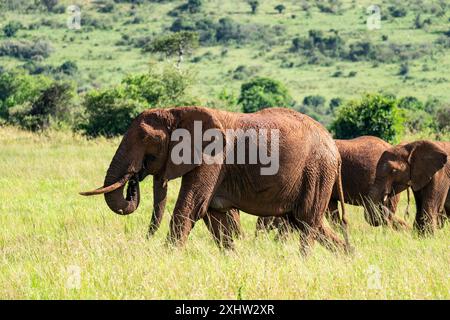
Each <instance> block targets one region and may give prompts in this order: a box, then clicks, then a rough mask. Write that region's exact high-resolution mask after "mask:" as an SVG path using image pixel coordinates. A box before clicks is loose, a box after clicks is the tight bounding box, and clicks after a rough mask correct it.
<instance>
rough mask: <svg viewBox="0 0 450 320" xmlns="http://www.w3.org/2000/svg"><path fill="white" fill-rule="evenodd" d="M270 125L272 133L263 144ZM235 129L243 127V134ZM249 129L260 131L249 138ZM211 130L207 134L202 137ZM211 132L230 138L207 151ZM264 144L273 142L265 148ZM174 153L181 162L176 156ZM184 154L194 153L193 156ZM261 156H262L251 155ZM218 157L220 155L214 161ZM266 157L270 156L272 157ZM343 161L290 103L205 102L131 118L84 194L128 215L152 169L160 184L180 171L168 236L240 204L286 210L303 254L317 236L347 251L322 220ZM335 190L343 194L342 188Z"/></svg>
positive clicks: (252, 209)
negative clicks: (238, 105)
mask: <svg viewBox="0 0 450 320" xmlns="http://www.w3.org/2000/svg"><path fill="white" fill-rule="evenodd" d="M199 126H200V129H197V128H198V127H199ZM198 131H199V132H198ZM267 131H270V132H271V134H270V136H267V135H266V139H265V140H264V141H262V142H264V143H262V142H261V137H262V135H263V133H264V132H267ZM230 132H231V133H235V134H234V135H233V134H231V135H229V133H230ZM238 132H241V133H243V134H244V140H242V139H241V137H242V135H240V134H237V133H238ZM251 132H254V133H255V136H253V135H250V136H247V138H249V139H246V135H247V134H248V133H251ZM216 133H218V135H215V134H216ZM208 134H210V135H209V139H205V137H206V136H207V135H208ZM211 134H213V136H211ZM185 135H187V136H188V138H186V141H184V139H183V142H187V145H188V149H187V150H185V149H183V152H182V155H180V153H178V152H179V147H180V145H179V144H180V141H179V140H180V139H179V138H180V137H182V136H185ZM191 137H193V138H192V139H191ZM198 137H200V145H198V144H197V142H198V140H197V138H198ZM202 137H203V139H202ZM254 137H257V138H255V139H254ZM177 138H178V139H177ZM213 138H214V140H216V141H219V140H221V141H225V142H226V146H227V148H226V149H225V148H224V149H223V150H219V151H218V152H214V156H213V153H209V152H206V150H207V149H208V147H210V141H211V140H212V139H213ZM177 141H178V142H177ZM243 141H245V143H242V142H243ZM183 145H186V143H184V144H183ZM263 146H266V147H267V146H271V150H270V152H269V153H267V154H266V155H264V151H262V150H264V149H265V148H263ZM298 146H301V148H298ZM242 148H243V149H242ZM239 150H240V151H241V152H242V150H243V151H244V156H243V157H242V158H238V159H237V161H228V156H230V155H233V154H234V152H235V151H236V152H237V153H239ZM252 150H253V151H255V152H253V153H252V152H251V151H252ZM216 151H217V150H216ZM266 151H267V150H266ZM177 153H178V154H179V155H180V157H181V158H182V161H181V162H180V161H179V158H176V157H175V158H174V156H173V155H174V154H177ZM185 153H186V154H185ZM186 155H190V156H187V160H188V161H185V156H186ZM256 155H259V157H260V158H259V159H256V160H257V161H255V159H253V160H251V159H252V158H253V156H256ZM263 156H264V157H263ZM269 157H270V158H269ZM214 158H215V160H216V161H211V160H212V159H214ZM267 158H268V159H269V160H273V162H267V161H266V160H267ZM232 160H233V159H232ZM263 160H264V161H263ZM268 165H270V166H268ZM340 167H341V157H340V155H339V152H338V150H337V147H336V144H335V143H334V141H333V139H332V137H331V136H330V134H329V133H328V131H327V130H326V129H325V128H324V127H323V126H322V125H321V124H319V123H318V122H316V121H315V120H313V119H312V118H310V117H308V116H306V115H303V114H301V113H298V112H295V111H293V110H289V109H285V108H269V109H264V110H261V111H259V112H256V113H252V114H240V113H232V112H226V111H220V110H213V109H208V108H201V107H184V108H171V109H152V110H147V111H144V112H143V113H142V114H140V115H139V116H138V117H137V118H136V119H135V120H133V122H132V124H131V126H130V127H129V129H128V130H127V132H126V134H125V135H124V137H123V139H122V141H121V143H120V145H119V147H118V149H117V151H116V154H115V155H114V157H113V159H112V161H111V164H110V166H109V169H108V171H107V173H106V177H105V180H104V187H102V188H99V189H97V190H94V191H90V192H85V193H82V194H83V195H94V194H104V195H105V200H106V203H107V204H108V206H109V207H110V209H111V210H113V211H114V212H116V213H118V214H121V215H126V214H130V213H132V212H134V211H135V210H136V209H137V207H138V205H139V201H140V191H139V182H140V181H141V180H143V179H145V177H146V176H147V175H153V176H155V178H156V179H158V180H159V181H160V183H162V184H163V185H164V181H167V180H171V179H175V178H177V177H182V180H181V188H180V192H179V195H178V199H177V202H176V205H175V209H174V212H173V215H172V219H171V222H170V230H169V235H168V241H169V242H170V243H173V244H176V245H183V244H184V243H185V241H186V240H187V238H188V235H189V233H190V231H191V229H192V228H193V227H194V225H195V223H196V221H198V220H199V219H205V218H206V217H208V215H209V214H211V215H212V216H215V217H217V219H216V221H212V222H214V223H218V225H219V226H220V223H221V222H223V221H225V220H226V219H225V217H226V213H227V212H230V210H233V209H239V210H242V211H245V212H248V213H250V214H254V215H270V216H281V215H283V214H285V213H286V212H288V216H289V220H290V222H291V223H292V224H293V225H294V226H295V227H296V229H297V230H299V232H300V233H301V234H302V237H301V242H300V248H301V252H302V253H306V252H307V251H308V248H309V247H310V246H311V245H312V244H313V243H314V241H315V240H317V241H319V242H320V243H322V244H323V245H325V246H326V247H327V248H329V249H336V248H339V249H342V250H344V251H347V250H348V247H349V244H348V241H343V240H341V239H340V238H339V237H338V236H337V235H336V234H335V233H334V232H333V231H332V230H331V229H329V228H327V227H326V226H325V225H324V224H323V216H324V214H325V211H326V209H327V206H328V203H329V201H330V198H331V194H332V192H333V186H334V185H335V184H337V185H338V186H341V177H340V172H341V169H340ZM127 184H128V187H127V191H126V196H125V197H124V194H123V192H124V188H125V186H126V185H127ZM163 188H164V186H163ZM338 190H340V191H341V192H340V199H342V197H343V195H342V188H338ZM160 197H164V194H163V193H162V194H161V195H160ZM162 204H163V202H161V205H162ZM157 208H158V206H156V209H157ZM213 220H214V219H213ZM216 229H217V230H216V231H215V230H214V228H212V227H211V228H210V230H211V231H212V232H213V233H214V232H230V230H229V228H222V230H219V229H220V228H216ZM221 240H222V241H225V243H224V244H223V245H224V247H231V246H232V243H231V241H232V236H231V235H229V234H227V235H226V236H225V237H223V239H221Z"/></svg>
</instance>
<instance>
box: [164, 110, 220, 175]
mask: <svg viewBox="0 0 450 320" xmlns="http://www.w3.org/2000/svg"><path fill="white" fill-rule="evenodd" d="M171 113H172V116H173V119H174V126H173V130H172V132H171V137H170V142H169V150H168V158H167V165H166V169H165V174H164V178H165V179H167V180H172V179H175V178H178V177H181V176H183V175H185V174H186V173H188V172H190V171H192V170H193V169H194V168H196V167H198V166H200V165H201V164H202V162H203V150H204V148H205V145H207V144H209V143H210V142H209V141H206V142H203V139H202V137H203V133H204V132H205V131H206V130H209V129H216V130H218V131H217V132H218V133H220V134H221V136H222V139H223V137H224V134H223V130H222V126H221V124H220V122H219V121H218V119H217V118H216V117H215V115H214V112H213V111H211V110H209V109H206V108H200V107H183V108H174V109H172V110H171ZM223 141H224V140H223ZM185 152H187V154H185ZM181 158H182V159H181ZM186 160H188V161H186ZM180 161H181V163H180Z"/></svg>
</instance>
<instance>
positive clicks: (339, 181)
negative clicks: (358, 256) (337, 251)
mask: <svg viewBox="0 0 450 320" xmlns="http://www.w3.org/2000/svg"><path fill="white" fill-rule="evenodd" d="M336 180H337V181H336V187H337V188H336V189H337V193H338V197H339V202H340V204H341V211H342V214H341V228H342V233H343V235H344V240H345V244H346V246H347V248H350V241H349V239H348V220H347V215H346V212H345V204H344V189H343V187H342V161H339V167H338V174H337V178H336Z"/></svg>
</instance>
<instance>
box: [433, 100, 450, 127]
mask: <svg viewBox="0 0 450 320" xmlns="http://www.w3.org/2000/svg"><path fill="white" fill-rule="evenodd" d="M436 126H437V129H438V130H439V131H441V132H450V105H444V106H442V107H440V108H439V109H438V110H437V111H436Z"/></svg>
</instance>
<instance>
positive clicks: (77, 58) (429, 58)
mask: <svg viewBox="0 0 450 320" xmlns="http://www.w3.org/2000/svg"><path fill="white" fill-rule="evenodd" d="M19 2H20V1H13V3H15V6H16V8H15V10H13V11H11V10H7V11H1V12H2V13H0V20H1V21H3V22H2V26H4V25H6V24H7V23H8V22H10V21H19V22H20V23H21V24H22V25H23V28H22V29H20V30H19V31H18V32H17V34H16V35H15V36H14V37H13V38H12V39H21V40H27V41H33V40H36V39H42V40H45V41H48V42H49V43H50V45H51V47H52V48H53V51H52V52H51V53H50V55H49V56H48V58H39V59H38V60H37V61H35V62H34V63H35V64H38V65H41V66H46V65H50V66H54V67H57V66H59V65H61V64H62V63H63V62H65V61H68V60H70V61H74V62H75V63H76V65H77V67H78V71H77V74H76V76H75V77H72V79H76V81H77V82H78V84H79V86H80V88H81V89H82V90H86V89H88V88H91V87H104V86H107V85H111V84H115V83H118V82H119V81H120V79H122V78H123V76H124V75H126V74H129V73H135V72H141V71H144V70H146V68H147V64H148V62H149V61H155V60H161V59H162V58H161V57H160V55H158V54H150V53H145V52H143V51H142V47H143V46H144V45H145V44H146V43H148V42H149V41H151V39H152V38H154V37H156V36H158V35H160V34H164V33H168V32H170V31H169V30H170V29H171V28H172V30H174V28H175V27H177V26H178V28H180V25H181V27H182V28H188V29H189V28H194V29H195V30H197V31H198V30H203V31H202V32H208V29H207V28H206V29H205V28H204V27H200V26H199V25H201V24H197V25H195V23H196V22H197V21H200V20H202V21H203V20H205V21H206V20H208V21H210V22H211V23H216V24H217V23H219V20H220V19H222V18H230V19H232V20H231V21H232V23H234V24H235V25H230V26H226V27H229V28H231V29H233V28H237V29H235V33H239V34H238V35H235V37H234V38H233V35H231V36H230V37H231V38H230V39H227V40H226V41H225V40H223V38H222V40H220V41H217V40H214V41H208V40H204V41H201V46H200V47H199V48H198V49H197V50H196V51H195V52H194V53H193V55H191V56H190V57H189V58H187V59H186V62H185V64H184V67H185V68H189V69H191V70H194V71H195V72H196V73H197V79H198V80H197V81H198V85H196V86H195V91H197V93H198V95H199V96H200V97H201V98H202V100H203V101H205V102H206V101H208V100H211V99H212V98H213V97H214V96H217V95H218V94H219V93H220V92H221V91H222V90H223V89H224V88H226V89H227V90H228V91H230V90H232V92H233V93H234V94H235V95H238V94H239V88H240V84H241V83H242V82H243V81H245V80H247V79H248V78H249V77H252V76H256V75H258V76H269V77H272V78H275V79H277V80H280V81H282V82H284V83H285V84H286V85H287V87H288V89H289V90H290V92H291V94H292V96H293V97H294V98H295V99H296V100H297V101H299V102H301V101H302V100H303V98H304V97H305V96H308V95H321V96H324V97H325V98H326V99H327V101H329V100H330V99H331V98H333V97H342V98H350V97H354V96H357V95H360V94H361V93H364V92H368V91H387V92H393V93H395V94H397V95H399V96H408V95H414V96H417V97H418V98H420V99H423V100H426V99H428V98H430V97H434V98H438V99H440V100H444V101H448V100H449V99H450V90H448V89H449V82H448V81H449V79H448V72H446V70H450V50H449V47H450V45H449V41H450V40H449V37H447V36H446V35H445V34H444V32H446V31H448V30H449V29H450V22H449V18H450V16H449V14H448V4H447V2H446V1H411V0H409V1H392V0H389V1H386V0H385V1H382V2H381V4H380V8H381V29H380V30H372V31H370V30H368V28H367V26H366V21H367V18H368V16H369V14H367V12H366V9H367V8H368V6H369V5H370V4H371V3H372V2H371V1H350V0H343V1H331V3H338V4H339V6H336V7H334V6H333V5H332V4H331V5H330V4H329V1H297V0H295V1H283V2H282V3H283V4H284V6H285V10H284V11H283V12H282V13H281V14H280V13H278V12H277V11H276V10H275V9H274V7H275V6H276V5H277V4H279V3H281V1H279V0H276V1H273V0H264V1H260V6H259V7H258V10H257V12H256V14H251V9H250V6H249V5H248V3H247V2H246V1H243V0H240V1H236V0H232V1H218V0H208V1H203V2H202V7H201V10H200V11H199V12H198V13H189V12H178V16H173V15H174V14H177V13H172V14H171V11H174V8H176V7H178V6H180V5H181V4H183V3H185V1H140V2H142V3H141V4H138V5H131V4H129V3H115V2H113V1H106V0H104V1H65V0H64V1H63V0H60V1H59V3H60V4H59V5H58V6H59V7H56V8H57V9H56V10H54V11H56V12H59V13H48V12H45V10H40V11H36V10H28V12H26V10H25V9H24V8H25V7H26V6H23V7H20V4H19ZM28 2H32V1H28ZM123 2H126V1H123ZM22 3H27V1H22ZM69 3H70V4H76V5H78V6H79V7H80V8H81V17H82V21H81V29H80V30H70V29H68V27H67V25H66V20H67V18H68V16H69V14H68V13H66V12H65V9H66V6H67V5H68V4H69ZM421 3H422V4H421ZM108 4H110V5H111V8H110V9H103V10H102V9H101V8H104V7H105V6H106V5H108ZM9 5H10V6H13V5H12V4H11V3H10V4H9ZM4 6H8V2H7V3H6V4H4ZM327 6H328V7H327ZM327 8H328V9H327ZM99 11H107V12H106V13H101V12H99ZM326 11H337V12H336V13H333V12H326ZM170 14H171V15H170ZM418 14H420V16H419V17H418V18H417V15H418ZM396 16H398V17H396ZM180 17H181V18H180ZM177 19H181V20H182V21H181V22H180V21H178V25H177V24H176V23H174V22H176V20H177ZM416 20H418V21H419V23H418V25H416V24H415V22H416ZM205 21H203V22H205ZM174 25H175V27H174ZM418 27H420V28H418ZM199 28H200V29H199ZM202 28H203V29H202ZM222 29H224V28H222ZM205 30H206V31H205ZM236 30H237V31H236ZM310 30H318V31H322V32H323V38H324V39H325V41H326V39H327V37H330V38H331V36H330V35H333V34H338V36H339V41H342V42H343V43H344V44H343V45H342V47H341V48H342V50H344V51H345V50H347V51H349V50H350V49H349V47H350V46H351V45H352V44H355V46H354V47H353V52H347V53H346V57H339V54H336V52H332V53H331V54H330V52H327V51H326V50H325V51H324V50H321V49H320V48H313V51H314V49H315V52H313V57H312V58H311V56H308V55H310V54H311V52H308V53H307V54H304V53H302V52H294V51H293V50H292V47H293V39H295V38H300V39H302V38H308V34H309V31H310ZM222 31H223V30H222ZM208 36H210V35H209V34H206V35H205V37H208ZM213 36H214V35H213ZM5 40H7V39H6V36H3V37H2V39H1V40H0V41H5ZM364 42H366V43H370V45H371V47H372V48H374V49H373V50H372V49H369V50H372V51H371V52H369V53H367V55H366V53H361V52H358V50H359V51H361V50H360V49H361V48H358V47H357V46H358V45H361V43H364ZM377 46H380V48H376V47H377ZM337 50H340V49H339V48H337ZM300 51H301V50H300ZM355 52H356V55H355ZM352 54H353V55H352ZM358 54H361V56H358ZM27 63H30V61H25V60H24V59H17V58H13V57H10V56H5V55H3V56H1V54H0V65H1V66H2V67H3V68H11V67H15V66H21V65H24V64H27ZM402 63H403V64H405V63H406V64H407V68H408V72H407V75H403V76H402V75H399V70H400V69H401V64H402Z"/></svg>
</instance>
